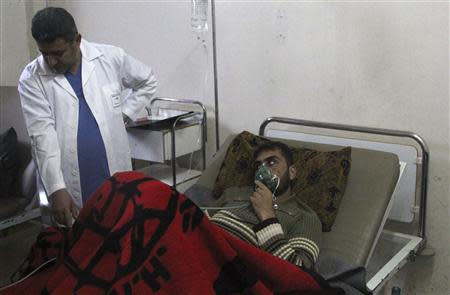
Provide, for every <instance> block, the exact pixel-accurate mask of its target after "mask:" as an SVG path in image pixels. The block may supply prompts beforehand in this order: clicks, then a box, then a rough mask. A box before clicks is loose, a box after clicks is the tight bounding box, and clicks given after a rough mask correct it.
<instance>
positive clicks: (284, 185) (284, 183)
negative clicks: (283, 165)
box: [275, 171, 291, 197]
mask: <svg viewBox="0 0 450 295" xmlns="http://www.w3.org/2000/svg"><path fill="white" fill-rule="evenodd" d="M290 186H291V180H290V179H289V173H288V171H286V172H285V173H284V174H283V175H282V176H281V177H280V185H278V188H277V190H276V191H275V196H277V197H278V196H281V195H282V194H284V193H285V192H286V191H287V190H288V189H289V187H290Z"/></svg>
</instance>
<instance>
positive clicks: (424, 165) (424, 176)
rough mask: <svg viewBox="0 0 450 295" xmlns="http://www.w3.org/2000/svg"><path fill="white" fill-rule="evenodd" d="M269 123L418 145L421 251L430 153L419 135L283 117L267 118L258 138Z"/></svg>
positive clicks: (424, 241) (424, 234) (424, 239)
mask: <svg viewBox="0 0 450 295" xmlns="http://www.w3.org/2000/svg"><path fill="white" fill-rule="evenodd" d="M270 123H281V124H288V125H297V126H305V127H314V128H322V129H333V130H340V131H349V132H355V133H367V134H377V135H385V136H392V137H402V138H409V139H412V140H414V141H415V142H416V143H418V144H419V146H420V148H421V152H422V162H421V175H420V177H421V183H420V210H419V228H418V236H419V237H421V238H422V239H423V243H422V245H421V247H420V250H421V249H423V247H425V243H426V208H427V188H428V166H429V158H430V151H429V149H428V146H427V144H426V142H425V140H424V139H423V138H422V137H420V136H419V135H417V134H415V133H412V132H409V131H398V130H389V129H380V128H370V127H361V126H353V125H344V124H334V123H325V122H316V121H308V120H301V119H291V118H284V117H269V118H267V119H265V120H264V121H263V123H261V125H260V127H259V135H260V136H264V134H265V129H266V127H267V126H268V125H269V124H270Z"/></svg>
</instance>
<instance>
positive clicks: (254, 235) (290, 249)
mask: <svg viewBox="0 0 450 295" xmlns="http://www.w3.org/2000/svg"><path fill="white" fill-rule="evenodd" d="M254 161H255V164H256V165H255V166H256V168H257V169H258V171H257V173H256V179H258V176H259V177H260V178H259V179H260V180H262V181H263V182H265V183H263V182H262V181H259V180H256V181H255V188H253V187H240V188H238V187H232V188H229V189H227V190H226V191H225V192H224V193H223V195H222V196H221V197H220V198H219V199H218V201H217V204H216V206H217V207H223V208H224V209H221V210H220V211H218V212H216V213H215V214H214V215H213V216H212V217H211V220H212V221H213V222H214V223H216V224H217V225H219V226H220V227H222V228H223V229H225V230H226V231H228V232H230V233H232V234H233V235H235V236H237V237H239V238H240V239H242V240H244V241H246V242H248V243H250V244H252V245H254V246H257V247H259V248H261V249H263V250H265V251H267V252H270V253H272V254H273V255H275V256H278V257H280V258H282V259H284V260H287V261H289V262H291V263H294V264H296V265H298V266H304V267H307V268H310V267H312V266H313V264H314V263H315V262H316V260H317V257H318V255H319V242H320V238H321V233H322V225H321V222H320V220H319V218H318V217H317V215H316V214H315V212H314V211H313V210H311V209H310V208H309V207H308V206H307V205H306V204H304V203H303V202H302V201H300V200H299V199H298V198H297V197H296V195H295V194H293V193H292V191H291V184H292V182H293V181H294V180H295V178H296V170H295V168H294V166H293V156H292V151H291V150H290V149H289V147H288V146H286V145H285V144H283V143H280V142H268V143H265V144H262V145H261V146H259V147H258V148H257V149H256V151H255V153H254ZM266 174H267V175H266ZM270 175H274V176H272V177H270ZM266 176H269V177H266ZM266 179H267V180H266ZM265 180H266V181H265Z"/></svg>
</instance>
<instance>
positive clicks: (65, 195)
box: [50, 189, 78, 227]
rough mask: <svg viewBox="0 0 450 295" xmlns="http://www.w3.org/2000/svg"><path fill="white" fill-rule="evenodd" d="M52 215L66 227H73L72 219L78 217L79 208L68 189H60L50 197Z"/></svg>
mask: <svg viewBox="0 0 450 295" xmlns="http://www.w3.org/2000/svg"><path fill="white" fill-rule="evenodd" d="M50 199H51V200H52V202H51V204H52V208H51V209H52V213H53V216H54V218H55V220H56V221H57V222H58V223H60V224H62V225H65V226H68V227H71V226H72V218H73V219H75V218H77V216H78V208H77V206H76V205H75V203H74V202H73V200H72V196H71V195H70V194H69V192H68V191H67V190H66V189H60V190H57V191H56V192H54V193H53V194H51V195H50Z"/></svg>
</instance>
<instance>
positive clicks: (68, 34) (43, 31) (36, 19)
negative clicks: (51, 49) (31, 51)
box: [31, 7, 78, 43]
mask: <svg viewBox="0 0 450 295" xmlns="http://www.w3.org/2000/svg"><path fill="white" fill-rule="evenodd" d="M77 33H78V30H77V26H76V25H75V20H74V19H73V17H72V15H71V14H70V13H69V12H68V11H67V10H65V9H64V8H60V7H46V8H44V9H41V10H39V11H38V12H36V14H35V15H34V16H33V19H32V20H31V34H32V35H33V38H34V40H36V42H38V43H40V42H53V41H55V40H56V39H58V38H62V39H64V40H65V41H73V40H75V37H76V36H77Z"/></svg>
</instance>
